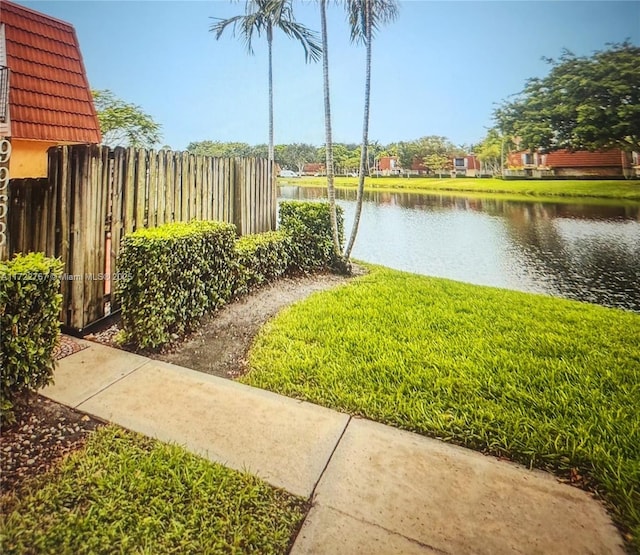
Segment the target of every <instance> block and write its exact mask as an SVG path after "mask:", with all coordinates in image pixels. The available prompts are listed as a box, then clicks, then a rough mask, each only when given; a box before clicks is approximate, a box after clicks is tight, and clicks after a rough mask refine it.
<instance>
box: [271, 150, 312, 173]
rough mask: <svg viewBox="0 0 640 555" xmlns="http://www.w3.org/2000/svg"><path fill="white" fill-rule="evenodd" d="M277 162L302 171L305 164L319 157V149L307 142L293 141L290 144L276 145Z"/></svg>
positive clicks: (299, 171)
mask: <svg viewBox="0 0 640 555" xmlns="http://www.w3.org/2000/svg"><path fill="white" fill-rule="evenodd" d="M275 157H276V162H278V164H280V165H281V166H285V167H287V168H296V169H297V170H298V173H302V171H303V169H304V165H305V164H309V163H310V162H313V161H315V160H316V158H317V157H318V149H317V148H316V147H315V146H313V145H310V144H306V143H293V144H289V145H276V148H275Z"/></svg>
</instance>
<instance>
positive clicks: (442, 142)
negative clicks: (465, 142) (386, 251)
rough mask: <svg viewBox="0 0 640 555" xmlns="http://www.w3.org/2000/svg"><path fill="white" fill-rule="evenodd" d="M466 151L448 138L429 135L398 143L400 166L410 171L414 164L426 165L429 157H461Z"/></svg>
mask: <svg viewBox="0 0 640 555" xmlns="http://www.w3.org/2000/svg"><path fill="white" fill-rule="evenodd" d="M462 154H465V151H464V150H463V149H461V148H460V147H457V146H456V145H454V144H453V143H452V142H451V141H450V140H449V139H447V138H446V137H442V136H440V135H429V136H426V137H421V138H419V139H415V140H413V141H408V142H401V143H398V156H399V161H400V165H401V166H402V167H403V168H404V169H407V170H408V169H410V168H411V167H412V166H413V164H414V163H424V160H425V158H426V157H427V156H432V155H440V156H448V157H453V156H459V155H462Z"/></svg>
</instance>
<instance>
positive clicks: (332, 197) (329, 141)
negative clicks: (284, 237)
mask: <svg viewBox="0 0 640 555" xmlns="http://www.w3.org/2000/svg"><path fill="white" fill-rule="evenodd" d="M320 24H321V36H322V77H323V85H324V136H325V149H324V151H325V164H326V173H327V197H328V199H329V206H330V209H329V214H330V216H331V231H332V236H333V251H334V254H335V255H336V259H338V260H339V259H341V258H342V245H341V244H340V238H339V235H338V216H337V213H336V189H335V184H334V177H335V170H334V166H333V136H332V135H333V133H332V126H331V97H330V91H331V88H330V86H329V40H328V35H327V0H320Z"/></svg>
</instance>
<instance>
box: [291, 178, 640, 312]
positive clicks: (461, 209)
mask: <svg viewBox="0 0 640 555" xmlns="http://www.w3.org/2000/svg"><path fill="white" fill-rule="evenodd" d="M325 196H326V191H325V189H323V188H309V187H299V186H293V185H292V186H287V185H285V186H282V187H280V199H300V200H319V199H321V198H324V197H325ZM337 196H338V197H339V200H338V202H339V204H340V205H341V206H342V207H343V208H344V210H345V229H346V231H347V233H346V234H347V235H348V233H349V232H350V229H351V224H352V222H353V214H354V209H355V191H351V190H338V191H337ZM353 257H354V258H356V259H360V260H364V261H367V262H373V263H377V264H382V265H384V266H389V267H391V268H396V269H398V270H406V271H409V272H415V273H418V274H424V275H429V276H438V277H445V278H449V279H454V280H458V281H464V282H467V283H474V284H478V285H491V286H494V287H504V288H507V289H514V290H518V291H528V292H534V293H544V294H548V295H555V296H559V297H564V298H569V299H576V300H580V301H587V302H591V303H597V304H601V305H605V306H615V307H620V308H625V309H628V310H633V311H637V312H640V203H639V202H622V203H616V202H610V201H606V200H603V201H598V200H595V199H588V200H586V201H581V200H577V201H575V202H574V201H569V202H558V203H547V202H539V201H538V202H536V201H535V200H532V201H514V200H502V199H497V198H495V197H482V196H475V195H474V196H463V195H458V194H456V195H447V194H442V195H441V194H420V193H403V192H370V193H367V194H366V196H365V202H364V204H363V210H362V219H361V222H360V231H359V234H358V239H357V241H356V244H355V246H354V249H353Z"/></svg>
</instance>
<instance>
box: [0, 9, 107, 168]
mask: <svg viewBox="0 0 640 555" xmlns="http://www.w3.org/2000/svg"><path fill="white" fill-rule="evenodd" d="M0 66H5V67H8V72H9V79H8V81H9V83H8V85H9V95H8V106H4V107H3V106H0V114H2V113H3V112H5V111H6V112H7V114H6V117H5V118H4V119H5V121H4V123H0V135H4V136H8V137H10V138H11V147H12V152H11V159H10V165H9V175H10V176H11V178H20V177H45V176H46V175H47V149H48V148H50V147H52V146H56V145H65V144H99V143H100V141H101V136H100V124H99V122H98V118H97V116H96V111H95V107H94V104H93V99H92V97H91V89H90V88H89V81H88V80H87V75H86V71H85V68H84V63H83V61H82V55H81V54H80V46H79V44H78V38H77V37H76V33H75V30H74V28H73V26H72V25H70V24H69V23H66V22H64V21H60V20H58V19H54V18H52V17H49V16H48V15H45V14H42V13H39V12H36V11H34V10H30V9H28V8H25V7H23V6H20V5H18V4H14V3H12V2H8V1H7V0H0ZM5 73H6V70H5ZM2 99H3V95H2V91H0V101H2Z"/></svg>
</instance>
